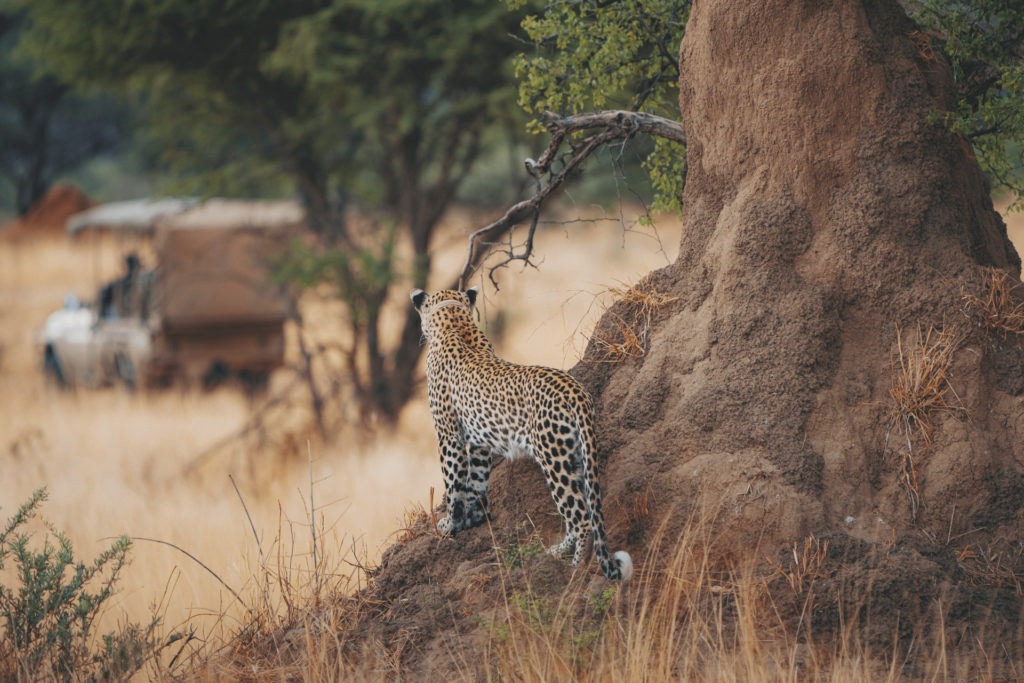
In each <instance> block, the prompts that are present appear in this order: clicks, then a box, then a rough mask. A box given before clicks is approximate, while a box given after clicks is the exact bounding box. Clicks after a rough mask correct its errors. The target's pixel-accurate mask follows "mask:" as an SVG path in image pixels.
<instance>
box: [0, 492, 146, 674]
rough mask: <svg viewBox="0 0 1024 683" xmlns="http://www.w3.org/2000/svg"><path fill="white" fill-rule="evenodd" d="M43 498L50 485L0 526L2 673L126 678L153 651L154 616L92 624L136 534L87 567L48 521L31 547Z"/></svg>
mask: <svg viewBox="0 0 1024 683" xmlns="http://www.w3.org/2000/svg"><path fill="white" fill-rule="evenodd" d="M45 500H46V489H43V488H40V489H37V490H36V491H35V492H34V493H33V494H32V497H31V498H30V499H29V500H28V501H27V502H26V503H25V504H24V505H22V506H21V507H20V508H19V509H18V511H17V512H16V513H15V514H14V516H13V517H11V518H10V519H9V520H7V523H6V525H4V527H3V530H2V531H0V679H2V680H9V679H14V678H16V679H19V680H51V679H54V678H56V679H59V680H72V679H74V680H112V679H113V680H119V679H125V678H127V677H129V676H130V675H131V674H133V673H134V672H136V671H139V670H140V669H141V668H142V667H143V666H144V665H145V663H146V662H147V661H148V660H149V659H151V658H152V657H154V656H155V654H156V652H157V648H156V647H155V640H154V631H155V629H156V625H157V620H156V619H154V620H153V621H152V622H151V623H150V624H149V626H148V627H146V628H141V627H139V626H138V625H136V624H128V625H126V626H124V627H123V628H122V629H121V630H120V631H118V632H114V633H108V634H105V635H103V636H102V637H96V636H95V635H94V634H93V632H92V626H93V623H94V622H95V620H96V618H97V616H98V615H99V614H100V613H101V609H102V607H103V604H104V603H105V602H106V601H107V599H108V598H110V596H112V595H113V594H114V585H115V584H116V582H117V578H118V575H119V574H120V572H121V570H122V569H123V568H124V566H125V565H126V563H127V561H128V550H129V549H130V548H131V540H130V539H129V538H128V537H127V536H121V537H120V538H118V539H117V540H116V541H114V543H113V545H111V546H110V548H109V549H108V550H106V551H104V552H103V553H102V554H100V556H99V557H97V558H96V559H95V560H94V561H93V562H92V564H90V565H86V564H85V563H82V562H76V561H75V557H74V553H73V552H72V548H71V541H69V540H68V538H67V537H66V536H64V535H63V534H61V533H60V532H58V531H55V530H54V529H52V528H50V527H48V528H49V529H50V531H49V533H48V534H47V535H46V536H45V538H44V539H43V543H42V547H41V548H39V547H38V543H31V545H30V542H31V541H32V534H31V533H30V532H26V531H24V527H25V525H26V523H27V522H28V521H29V520H31V519H32V518H33V517H35V516H36V514H37V512H38V508H39V506H40V505H41V504H42V503H43V501H45ZM32 546H35V547H32ZM8 565H10V566H8Z"/></svg>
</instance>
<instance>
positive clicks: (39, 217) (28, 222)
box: [0, 183, 96, 241]
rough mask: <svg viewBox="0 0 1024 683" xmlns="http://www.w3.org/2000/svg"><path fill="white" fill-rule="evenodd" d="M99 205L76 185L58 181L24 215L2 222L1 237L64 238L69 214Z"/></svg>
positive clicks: (11, 238) (24, 238) (26, 238)
mask: <svg viewBox="0 0 1024 683" xmlns="http://www.w3.org/2000/svg"><path fill="white" fill-rule="evenodd" d="M95 205H96V202H94V201H92V200H90V199H89V198H88V197H86V196H85V194H84V193H83V192H82V191H81V190H79V189H78V188H77V187H75V186H74V185H69V184H67V183H57V184H55V185H54V186H53V187H51V188H50V191H49V192H47V193H46V195H45V196H43V198H42V199H40V200H39V201H38V202H36V203H35V205H33V207H32V208H31V209H29V211H28V213H27V214H25V215H24V216H22V217H21V218H18V219H15V220H13V221H11V222H9V223H7V224H6V225H3V226H0V239H6V240H12V241H23V240H32V239H52V238H63V237H64V236H65V235H66V234H67V233H66V232H65V227H64V226H65V223H66V222H67V219H68V217H70V216H73V215H74V214H76V213H78V212H80V211H85V210H86V209H88V208H91V207H93V206H95Z"/></svg>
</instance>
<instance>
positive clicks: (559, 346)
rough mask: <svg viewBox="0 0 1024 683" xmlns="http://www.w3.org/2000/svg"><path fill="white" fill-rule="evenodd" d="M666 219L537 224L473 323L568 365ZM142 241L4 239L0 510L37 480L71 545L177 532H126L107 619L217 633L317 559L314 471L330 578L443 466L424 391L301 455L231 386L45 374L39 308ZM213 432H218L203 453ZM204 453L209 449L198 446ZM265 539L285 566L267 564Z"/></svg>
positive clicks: (524, 350) (507, 344)
mask: <svg viewBox="0 0 1024 683" xmlns="http://www.w3.org/2000/svg"><path fill="white" fill-rule="evenodd" d="M474 221H475V222H479V221H478V220H477V219H476V218H474V217H472V216H468V215H456V216H455V218H454V219H453V221H452V224H451V225H450V226H448V229H446V230H445V231H443V233H442V237H441V238H440V239H439V242H438V245H437V249H436V253H435V262H436V264H437V273H438V276H437V282H435V283H434V285H433V286H434V287H437V286H441V285H442V284H443V283H445V282H447V281H448V280H449V279H450V277H451V274H452V273H454V272H456V271H457V270H458V268H459V267H461V264H462V260H463V259H464V249H465V244H466V243H465V235H466V234H467V232H468V230H469V229H470V228H471V227H472V226H473V225H474V224H475V223H474ZM678 234H679V226H678V224H677V223H672V222H669V223H668V224H667V227H662V234H661V236H660V240H659V239H656V238H655V237H653V236H652V233H650V232H649V231H648V232H623V228H622V226H621V225H620V224H619V223H617V222H616V221H611V222H609V223H605V224H594V223H580V224H571V225H568V226H566V228H565V229H564V230H547V231H545V232H542V234H540V235H539V237H538V240H537V249H538V252H537V253H538V254H543V259H544V260H543V263H542V265H541V269H540V270H539V271H536V270H533V269H531V270H529V271H524V272H522V273H520V272H515V271H511V270H510V271H507V272H506V273H504V274H503V275H502V283H503V287H502V290H501V292H499V293H495V292H494V291H493V290H491V289H488V290H487V291H485V296H484V297H483V299H482V301H481V309H482V311H483V313H484V320H483V323H484V325H485V326H487V327H488V328H489V329H490V330H491V332H492V333H493V335H494V336H495V341H496V345H497V346H498V348H499V349H502V353H504V354H505V355H507V356H508V357H510V358H511V359H513V360H517V361H519V362H532V363H544V364H548V365H553V366H557V367H567V366H569V365H572V364H573V363H574V362H575V360H576V357H575V355H573V354H572V353H571V352H569V351H567V349H571V348H573V343H571V342H569V343H567V340H568V339H571V338H572V335H573V334H574V333H576V334H580V335H583V334H586V332H587V328H586V325H584V326H583V327H580V320H581V319H582V318H583V317H585V314H586V311H587V308H588V306H589V304H590V297H591V295H589V294H587V292H588V291H593V292H597V291H601V290H602V289H604V288H605V287H606V285H607V284H608V282H611V281H633V280H636V279H638V278H639V277H640V276H641V275H643V274H644V273H645V272H647V271H649V270H650V269H651V268H654V267H658V266H661V265H665V264H666V263H668V262H669V260H670V255H669V254H668V253H665V250H666V249H668V250H670V251H671V252H672V253H673V254H674V251H675V245H677V244H678ZM145 246H146V245H145V244H143V243H139V242H137V241H131V240H129V241H124V240H114V239H96V240H88V241H85V242H81V243H74V244H73V243H70V242H65V241H41V242H35V243H32V242H28V243H22V244H18V245H8V244H0V518H6V517H7V516H9V515H10V514H11V513H12V512H13V511H14V510H16V509H17V506H18V505H19V504H20V503H22V502H23V501H24V500H27V498H28V497H29V495H30V494H31V492H32V491H33V490H34V489H35V488H37V487H38V486H40V485H45V486H46V487H47V488H48V489H49V493H50V497H49V501H48V502H47V503H46V505H45V507H44V508H43V510H42V514H43V515H44V516H45V517H46V518H47V519H48V520H49V522H50V523H52V525H53V527H54V528H56V529H58V530H60V531H62V532H64V533H65V534H66V535H67V536H68V537H69V538H70V539H71V541H72V542H73V544H74V547H75V551H76V554H77V555H78V556H80V557H83V558H89V557H94V556H96V555H97V554H98V553H99V552H100V551H101V550H102V549H104V548H106V547H108V546H109V540H108V539H110V538H111V537H114V536H117V535H119V534H122V533H125V534H128V535H130V536H133V537H138V538H149V539H155V540H157V541H161V542H164V543H167V544H173V545H174V546H177V547H178V548H180V549H181V550H177V549H175V548H173V547H171V546H169V545H165V544H163V543H156V542H152V541H141V540H140V541H136V543H135V546H134V548H133V550H132V553H131V564H130V566H129V567H128V568H127V570H126V571H125V572H124V573H123V574H122V578H121V581H120V587H121V590H120V592H119V593H118V594H117V596H116V597H115V598H114V600H113V602H114V603H115V604H114V606H113V608H112V609H111V610H110V612H109V614H108V615H107V618H108V619H110V620H112V621H116V620H125V619H128V620H132V621H143V622H144V621H146V620H147V618H148V616H149V615H150V614H151V612H152V610H153V609H154V607H156V608H157V609H159V610H160V611H162V613H163V616H164V623H165V627H166V628H167V630H168V631H172V630H184V631H187V632H190V633H191V632H192V631H193V630H194V631H195V639H197V640H198V639H205V640H206V641H207V642H208V643H211V644H215V643H216V642H218V640H219V639H220V638H223V637H226V636H227V635H228V634H232V633H234V632H235V630H236V629H237V628H238V627H240V625H242V624H246V623H248V622H249V620H250V617H251V614H250V612H251V610H252V609H254V607H253V605H254V604H256V605H260V606H261V609H266V608H267V607H268V606H272V607H273V610H274V611H275V613H280V612H281V611H282V610H283V612H284V613H287V612H288V610H289V609H290V608H289V607H288V606H287V600H285V598H284V597H283V596H285V595H290V593H289V592H288V590H290V589H285V588H282V586H291V587H292V588H295V587H299V586H306V585H307V584H306V579H308V577H310V576H313V575H314V573H313V572H312V570H311V569H310V568H308V567H306V563H307V562H311V561H312V557H311V548H310V547H309V546H308V544H304V543H303V539H305V538H306V537H307V536H310V535H311V529H310V525H311V521H310V490H311V487H310V476H311V474H312V478H313V485H312V493H313V497H314V498H315V508H316V512H317V515H316V524H317V525H318V526H319V527H320V532H321V538H322V539H323V540H322V543H323V545H322V546H321V552H324V553H326V556H322V557H321V558H319V560H320V562H321V564H320V566H328V564H329V563H330V562H332V561H333V562H334V565H335V569H332V571H331V577H330V580H332V581H337V580H340V579H339V578H338V576H336V575H338V574H345V575H346V576H347V575H348V572H349V570H350V569H351V567H350V565H348V564H345V563H346V562H349V563H352V564H359V563H363V562H372V561H373V560H374V559H375V558H377V557H379V553H380V552H381V549H382V547H383V546H384V545H385V544H386V543H387V542H388V541H389V539H390V538H391V536H392V534H393V533H394V532H395V530H397V529H399V528H400V527H401V526H402V517H403V511H404V510H405V509H406V508H407V507H408V506H409V504H410V502H414V503H415V504H418V505H427V504H428V502H429V491H430V489H431V487H433V488H434V489H435V490H436V491H442V490H443V489H442V487H441V477H440V473H439V469H440V468H439V467H438V466H437V463H436V457H435V444H434V436H433V430H432V428H431V426H430V420H429V415H428V412H427V408H426V405H425V401H424V400H422V399H421V400H419V401H417V402H414V403H413V404H412V405H410V406H409V407H408V409H407V410H406V411H405V413H404V414H403V416H402V418H401V421H400V423H399V426H398V427H397V429H395V430H391V431H389V433H387V434H369V435H367V434H365V433H360V430H359V429H357V428H356V427H353V428H352V429H349V430H346V431H345V432H344V433H343V434H341V435H340V437H339V438H338V439H336V440H335V441H334V442H333V443H329V444H316V442H315V440H314V442H313V444H314V445H313V446H312V447H311V448H310V452H311V455H312V459H311V462H310V458H309V457H308V456H307V449H306V439H305V436H306V435H304V434H301V433H298V434H290V435H288V436H289V439H290V441H291V447H290V448H289V449H288V452H283V451H281V452H274V451H269V452H268V451H267V450H266V449H263V450H260V451H256V450H250V449H249V447H248V442H246V441H241V440H239V441H237V442H235V441H232V435H234V434H236V433H237V432H238V431H239V430H240V429H241V428H242V427H243V426H244V425H245V424H246V422H247V420H248V419H249V417H250V415H251V411H252V409H253V405H252V404H250V403H249V402H248V401H247V400H246V399H245V398H244V397H242V396H241V395H240V394H238V393H235V392H233V391H231V390H221V391H217V392H214V393H196V392H183V391H180V390H170V391H167V392H159V393H153V394H141V393H140V394H136V395H132V394H128V393H125V392H123V391H120V390H116V389H103V390H97V391H79V392H74V393H68V392H62V391H58V390H56V389H55V388H53V387H50V386H47V385H46V383H45V381H44V379H43V376H42V372H41V367H40V361H41V359H40V357H39V354H38V350H37V349H35V348H34V347H33V338H34V335H35V334H36V332H37V330H39V329H40V328H41V326H42V324H43V321H44V320H45V317H46V315H47V314H48V313H50V312H51V311H53V310H55V309H56V308H58V307H59V306H60V304H61V302H62V300H63V298H64V295H65V294H66V293H67V292H69V291H71V292H75V293H77V294H78V295H79V296H80V297H81V298H83V299H87V298H90V297H91V296H94V293H95V291H96V289H97V288H98V286H99V285H100V284H102V283H103V282H104V281H106V280H108V279H110V278H112V277H114V276H116V275H117V274H118V272H119V269H120V265H121V259H122V257H123V255H124V254H125V253H126V252H127V251H130V250H139V249H141V250H143V253H145ZM407 305H408V299H407V296H406V291H405V290H404V289H402V288H401V287H400V286H399V287H396V291H395V299H394V301H393V302H391V306H390V308H389V314H388V315H389V316H390V317H391V319H392V323H395V321H397V320H398V319H399V318H400V316H401V312H402V310H403V307H404V306H407ZM313 319H315V317H314V318H313ZM499 320H500V321H501V322H500V324H498V323H496V322H495V321H499ZM316 324H317V325H319V326H320V327H322V330H320V332H322V336H326V337H330V336H336V335H338V334H340V332H339V331H338V330H340V329H341V326H339V325H337V321H336V320H333V319H323V320H321V321H319V322H318V323H316ZM392 327H393V328H394V327H397V324H392ZM316 331H317V330H314V332H316ZM575 345H576V346H577V347H581V346H582V345H581V344H579V343H578V342H577V343H576V344H575ZM276 380H277V378H275V381H276ZM225 441H226V442H227V443H228V447H226V448H220V449H217V450H216V451H215V452H213V453H212V454H209V453H210V451H209V449H210V447H211V446H213V445H215V444H223V443H225ZM271 441H273V439H271ZM278 441H280V440H278ZM204 453H207V454H209V455H207V456H205V457H199V456H200V455H201V454H204ZM229 475H233V477H234V480H235V482H236V483H237V485H238V489H239V491H240V492H241V494H242V497H243V498H244V501H245V507H246V508H247V509H248V513H249V515H250V516H251V524H250V518H249V517H248V516H247V514H246V511H245V509H243V506H242V504H241V502H240V500H239V497H238V495H236V493H235V490H234V488H233V487H232V483H231V481H230V480H229V478H228V477H229ZM253 529H255V534H254V533H253ZM257 539H258V541H257ZM182 551H187V552H189V553H191V554H192V555H193V556H194V557H195V558H197V559H198V560H201V561H202V562H203V563H204V564H205V565H206V566H207V567H208V568H209V570H210V571H207V569H204V568H203V567H202V566H200V565H199V564H198V563H197V562H196V561H194V560H192V559H190V558H189V557H188V556H186V555H185V554H183V552H182ZM278 552H279V553H280V557H281V558H284V559H282V562H285V563H284V564H283V565H282V566H281V567H276V566H275V565H274V562H276V561H277V559H276V558H277V557H278ZM332 558H333V560H332ZM285 560H286V561H285ZM325 563H326V564H325ZM268 567H269V568H270V569H273V570H274V572H276V573H275V576H276V577H277V579H276V581H277V589H276V590H277V592H276V593H275V592H273V591H271V594H268V595H264V593H265V592H266V589H267V574H266V570H267V568H268ZM346 568H347V569H346ZM211 572H212V573H211ZM213 574H216V577H214V576H213ZM281 577H285V578H281ZM325 580H326V579H325ZM346 580H347V579H346ZM225 585H226V586H229V587H230V589H231V590H230V591H229V590H228V589H227V588H225ZM231 591H234V592H236V593H238V594H239V596H241V597H243V598H244V600H243V601H242V602H244V603H245V604H242V602H240V601H239V600H237V599H236V598H235V597H234V595H233V594H232V592H231ZM254 591H255V593H254ZM303 591H305V588H303V590H301V591H298V593H292V594H291V595H295V596H302V595H306V593H305V592H303ZM254 595H255V596H256V597H255V598H254V597H253V596H254ZM261 596H262V597H261ZM296 600H298V601H299V602H301V599H300V597H296ZM194 644H195V643H193V645H194Z"/></svg>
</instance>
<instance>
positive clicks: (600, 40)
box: [515, 0, 690, 210]
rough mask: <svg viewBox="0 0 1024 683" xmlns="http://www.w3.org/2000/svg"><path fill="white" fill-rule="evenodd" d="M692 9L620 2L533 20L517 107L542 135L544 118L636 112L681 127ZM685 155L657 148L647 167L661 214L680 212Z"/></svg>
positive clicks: (565, 6)
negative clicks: (684, 43) (681, 62)
mask: <svg viewBox="0 0 1024 683" xmlns="http://www.w3.org/2000/svg"><path fill="white" fill-rule="evenodd" d="M689 8H690V3H689V2H679V1H678V0H675V1H673V0H620V1H619V2H603V3H599V2H573V1H569V0H560V1H558V2H553V3H551V4H549V5H548V6H547V7H546V9H545V11H544V13H543V14H540V15H536V16H530V17H527V18H526V20H524V22H523V29H524V30H525V31H526V34H527V36H528V37H529V38H530V39H531V40H532V41H533V46H532V50H531V51H529V52H526V53H524V54H521V55H520V56H519V58H518V59H517V60H516V71H515V73H516V77H517V78H518V79H519V103H520V105H521V106H522V107H523V108H524V109H526V111H527V112H529V113H530V114H533V115H534V116H535V117H537V118H535V119H534V121H533V122H532V123H531V125H530V128H531V130H532V131H534V132H540V131H541V130H543V125H542V123H541V121H540V118H539V117H540V116H541V115H542V114H543V113H544V112H545V111H548V110H550V111H554V112H555V113H557V114H560V115H570V114H578V113H581V112H585V111H590V110H595V109H630V110H634V111H644V112H650V113H653V114H657V115H659V116H664V117H666V118H670V119H673V120H678V119H679V104H678V102H679V84H678V81H679V66H678V59H679V42H680V41H681V40H682V37H683V31H684V29H685V26H686V21H687V19H688V18H689ZM684 155H685V152H684V150H683V149H682V148H681V147H680V146H679V145H677V144H674V143H670V142H667V141H664V140H658V141H656V143H655V145H654V148H653V151H652V152H651V153H650V154H649V155H648V156H647V157H646V160H645V161H644V166H645V167H646V168H647V170H648V172H649V173H650V174H651V180H652V183H653V186H654V188H655V204H654V208H655V209H657V210H678V209H679V207H680V201H681V197H680V195H681V188H682V168H683V163H684V161H683V159H684Z"/></svg>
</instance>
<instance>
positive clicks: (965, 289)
mask: <svg viewBox="0 0 1024 683" xmlns="http://www.w3.org/2000/svg"><path fill="white" fill-rule="evenodd" d="M982 272H983V274H982V276H981V282H980V283H979V284H975V285H974V286H969V285H962V286H961V287H960V300H961V302H962V305H963V311H964V315H966V316H967V319H968V320H970V321H971V324H972V325H973V326H975V327H979V328H982V329H986V330H988V331H989V332H992V333H994V334H999V335H1003V336H1006V335H1024V301H1022V300H1021V296H1022V294H1024V292H1022V290H1024V285H1021V282H1020V281H1019V280H1017V279H1016V278H1013V277H1011V276H1010V275H1009V273H1007V272H1006V271H1004V270H999V269H998V268H984V269H983V271H982Z"/></svg>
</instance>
